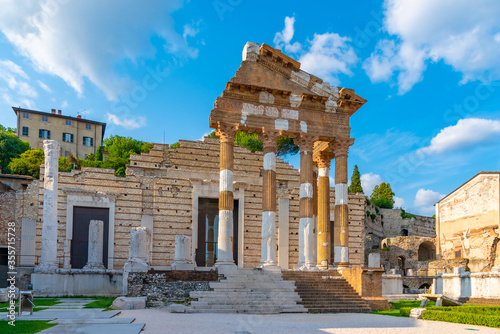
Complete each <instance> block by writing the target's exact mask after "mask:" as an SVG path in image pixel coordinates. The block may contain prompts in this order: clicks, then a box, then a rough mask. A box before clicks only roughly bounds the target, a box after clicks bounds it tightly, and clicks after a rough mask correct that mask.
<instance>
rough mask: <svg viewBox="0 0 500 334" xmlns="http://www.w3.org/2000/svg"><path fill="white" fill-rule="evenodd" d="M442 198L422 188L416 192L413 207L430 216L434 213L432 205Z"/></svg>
mask: <svg viewBox="0 0 500 334" xmlns="http://www.w3.org/2000/svg"><path fill="white" fill-rule="evenodd" d="M444 196H445V195H442V194H440V193H438V192H435V191H432V190H427V189H423V188H422V189H419V190H418V191H417V194H416V195H415V201H414V202H413V206H414V207H416V208H418V209H419V210H420V212H422V213H423V214H426V215H430V216H432V215H433V214H434V213H435V208H434V204H436V202H438V201H439V200H440V199H441V198H443V197H444Z"/></svg>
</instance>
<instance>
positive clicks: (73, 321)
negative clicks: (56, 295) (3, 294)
mask: <svg viewBox="0 0 500 334" xmlns="http://www.w3.org/2000/svg"><path fill="white" fill-rule="evenodd" d="M59 301H61V302H62V303H61V304H57V305H54V306H49V307H48V308H49V309H48V310H42V311H39V312H34V313H33V315H30V314H29V313H25V314H23V315H22V316H21V317H18V319H19V320H52V321H51V323H56V324H57V325H56V326H54V327H52V328H49V329H46V330H44V331H42V332H41V333H43V334H70V333H79V334H114V333H118V334H139V333H140V332H141V329H142V328H143V327H144V324H143V323H139V322H137V321H134V320H135V319H134V318H133V317H132V318H127V317H120V318H117V317H116V315H118V314H119V313H120V311H104V310H103V309H84V308H83V307H84V306H85V305H86V304H88V303H90V302H92V301H94V300H93V299H84V298H60V299H59Z"/></svg>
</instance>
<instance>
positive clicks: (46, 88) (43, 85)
mask: <svg viewBox="0 0 500 334" xmlns="http://www.w3.org/2000/svg"><path fill="white" fill-rule="evenodd" d="M37 82H38V85H39V86H40V87H42V89H43V90H44V91H46V92H47V93H52V89H50V87H49V86H47V85H46V84H45V83H43V82H42V81H40V80H37Z"/></svg>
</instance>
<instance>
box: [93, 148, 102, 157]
mask: <svg viewBox="0 0 500 334" xmlns="http://www.w3.org/2000/svg"><path fill="white" fill-rule="evenodd" d="M94 160H95V161H102V145H101V146H99V147H98V148H97V152H96V153H95V159H94Z"/></svg>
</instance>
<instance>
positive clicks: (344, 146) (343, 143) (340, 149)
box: [333, 137, 354, 156]
mask: <svg viewBox="0 0 500 334" xmlns="http://www.w3.org/2000/svg"><path fill="white" fill-rule="evenodd" d="M352 144H354V138H341V137H337V138H335V141H334V142H333V148H334V150H335V155H336V156H341V155H347V154H348V152H349V146H351V145H352Z"/></svg>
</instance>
